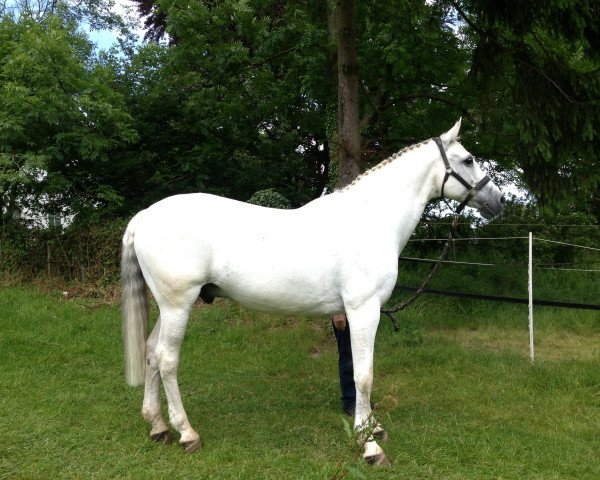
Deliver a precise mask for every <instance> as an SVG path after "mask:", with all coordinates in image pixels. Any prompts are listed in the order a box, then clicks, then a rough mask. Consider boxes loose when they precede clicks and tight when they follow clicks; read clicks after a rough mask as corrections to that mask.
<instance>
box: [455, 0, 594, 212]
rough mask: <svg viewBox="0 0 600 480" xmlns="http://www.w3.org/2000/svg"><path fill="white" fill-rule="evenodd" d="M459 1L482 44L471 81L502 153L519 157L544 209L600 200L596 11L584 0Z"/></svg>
mask: <svg viewBox="0 0 600 480" xmlns="http://www.w3.org/2000/svg"><path fill="white" fill-rule="evenodd" d="M453 3H454V4H458V5H459V6H460V8H461V13H462V15H463V16H464V18H465V19H466V21H467V23H468V26H467V27H466V28H465V32H466V33H467V35H469V36H470V37H471V38H472V39H473V42H474V45H475V48H474V51H473V62H472V72H473V75H472V80H473V83H474V85H476V88H477V89H478V90H479V95H480V97H481V99H482V101H483V102H484V105H482V106H487V108H482V109H481V114H482V126H483V127H484V129H485V130H487V134H488V135H493V136H494V137H495V140H494V143H495V144H496V148H497V150H499V151H504V152H506V151H511V152H512V153H511V155H510V156H511V157H513V160H512V162H513V165H518V166H519V167H520V168H522V170H523V178H524V180H525V181H526V184H527V186H528V187H529V188H530V189H531V190H532V191H533V192H534V193H535V194H536V196H537V197H538V198H539V199H541V200H542V201H543V202H544V203H545V204H554V205H557V204H561V203H562V204H564V203H570V204H573V203H574V202H577V201H580V202H581V201H582V200H583V201H584V202H588V201H589V198H590V197H591V196H594V197H598V186H599V184H600V175H599V173H598V172H600V169H599V168H598V165H599V161H600V157H599V154H598V152H599V151H600V149H599V148H598V147H599V145H600V137H599V136H598V132H597V130H596V129H595V127H594V126H595V125H597V124H598V122H599V121H600V102H599V100H598V99H599V98H600V55H599V54H598V52H599V50H598V44H599V41H600V28H599V27H598V25H599V23H598V13H597V8H596V7H595V6H593V5H592V4H591V3H590V2H587V1H583V0H582V1H574V2H564V1H562V0H553V1H543V2H542V1H535V2H527V5H525V4H524V3H522V2H514V1H510V0H507V1H501V2H486V1H479V0H473V1H471V0H468V1H464V2H453ZM509 102H510V103H509Z"/></svg>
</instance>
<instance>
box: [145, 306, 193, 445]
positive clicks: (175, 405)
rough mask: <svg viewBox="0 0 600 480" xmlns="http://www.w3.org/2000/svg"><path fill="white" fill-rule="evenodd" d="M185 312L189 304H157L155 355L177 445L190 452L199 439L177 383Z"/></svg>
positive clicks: (185, 322) (186, 315)
mask: <svg viewBox="0 0 600 480" xmlns="http://www.w3.org/2000/svg"><path fill="white" fill-rule="evenodd" d="M188 315H189V308H185V309H173V308H169V307H164V306H161V308H160V322H161V324H160V330H159V332H158V340H157V344H156V350H155V355H156V360H157V363H158V368H159V371H160V377H161V380H162V383H163V387H164V389H165V394H166V396H167V404H168V407H169V421H170V422H171V425H173V427H174V428H175V429H176V430H177V431H178V432H179V433H180V434H181V439H180V440H179V443H180V445H181V446H182V447H183V448H184V450H185V451H186V452H187V453H193V452H195V451H196V450H198V449H199V448H200V447H201V446H202V443H201V442H200V435H198V433H197V432H196V431H195V430H194V429H193V428H192V426H191V425H190V422H189V421H188V417H187V414H186V413H185V410H184V408H183V402H182V400H181V394H180V392H179V385H178V383H177V370H178V367H179V353H180V351H181V344H182V342H183V337H184V334H185V329H186V326H187V321H188Z"/></svg>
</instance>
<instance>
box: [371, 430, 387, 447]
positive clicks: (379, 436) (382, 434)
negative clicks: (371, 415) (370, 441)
mask: <svg viewBox="0 0 600 480" xmlns="http://www.w3.org/2000/svg"><path fill="white" fill-rule="evenodd" d="M373 437H375V440H379V441H380V442H382V443H387V442H389V441H390V436H389V435H388V433H387V432H386V431H385V430H384V429H383V428H381V427H379V428H376V429H375V430H373Z"/></svg>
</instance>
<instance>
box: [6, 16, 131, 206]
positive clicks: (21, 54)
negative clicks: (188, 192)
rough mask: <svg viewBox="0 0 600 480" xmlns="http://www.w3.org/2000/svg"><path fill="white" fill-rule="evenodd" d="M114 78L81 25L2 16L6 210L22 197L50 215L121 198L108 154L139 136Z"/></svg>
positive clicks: (55, 18) (51, 18)
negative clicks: (96, 58)
mask: <svg viewBox="0 0 600 480" xmlns="http://www.w3.org/2000/svg"><path fill="white" fill-rule="evenodd" d="M114 80H115V79H114V72H113V71H111V70H110V69H108V68H105V67H104V66H103V65H101V64H98V63H96V62H95V61H94V59H93V57H92V46H91V44H90V43H89V42H88V41H87V39H86V38H85V36H84V35H83V34H81V33H80V32H78V31H77V25H76V24H74V23H72V22H70V21H66V20H65V19H64V18H63V17H61V16H60V15H49V16H47V18H45V19H43V20H42V21H40V20H39V19H38V18H34V17H31V16H29V15H27V12H22V13H21V15H19V16H18V18H14V17H12V16H10V15H5V16H3V17H2V18H1V19H0V194H1V195H2V201H3V203H4V205H3V207H4V208H3V209H2V210H3V211H4V213H8V212H9V211H11V210H15V209H19V208H22V207H23V206H24V205H23V203H24V202H26V203H27V205H26V206H27V207H28V208H30V209H34V208H37V209H39V210H41V211H45V212H49V213H59V212H60V211H62V210H64V209H65V208H69V209H70V210H71V212H81V211H84V210H95V209H97V208H98V207H99V206H102V205H104V206H107V205H111V204H114V203H118V202H119V198H118V196H117V195H115V192H114V189H113V188H112V186H111V181H110V179H109V178H107V177H108V176H107V175H106V172H107V170H110V161H111V158H110V153H111V152H112V151H113V150H114V149H116V148H118V147H120V146H122V145H124V144H127V143H129V142H131V141H133V140H134V139H135V137H136V134H135V131H133V129H132V127H131V117H130V115H129V114H128V113H127V112H126V111H125V109H124V103H123V98H122V97H121V96H120V95H119V94H118V93H117V92H116V91H115V90H114V88H112V86H113V84H114ZM17 204H20V205H19V206H17Z"/></svg>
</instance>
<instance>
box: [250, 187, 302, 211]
mask: <svg viewBox="0 0 600 480" xmlns="http://www.w3.org/2000/svg"><path fill="white" fill-rule="evenodd" d="M248 203H252V204H253V205H261V206H263V207H269V208H292V205H291V204H290V202H289V201H288V199H287V198H285V197H284V196H283V195H281V194H280V193H277V192H276V191H275V190H273V189H272V188H267V189H266V190H259V191H258V192H256V193H254V195H252V196H251V197H250V200H248Z"/></svg>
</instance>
